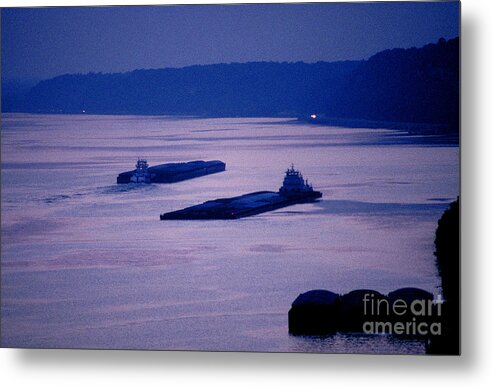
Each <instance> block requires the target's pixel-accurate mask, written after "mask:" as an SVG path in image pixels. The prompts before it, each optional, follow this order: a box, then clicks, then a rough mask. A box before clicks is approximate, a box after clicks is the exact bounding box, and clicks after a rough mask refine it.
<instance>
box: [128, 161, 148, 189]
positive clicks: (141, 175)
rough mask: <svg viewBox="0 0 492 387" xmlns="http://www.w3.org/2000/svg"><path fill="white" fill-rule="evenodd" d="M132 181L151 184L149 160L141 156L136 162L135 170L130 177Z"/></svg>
mask: <svg viewBox="0 0 492 387" xmlns="http://www.w3.org/2000/svg"><path fill="white" fill-rule="evenodd" d="M130 181H131V182H132V183H145V184H150V173H149V165H148V164H147V160H145V159H140V158H139V159H138V160H137V164H135V171H134V172H133V175H132V176H131V177H130Z"/></svg>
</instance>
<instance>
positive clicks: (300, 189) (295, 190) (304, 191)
mask: <svg viewBox="0 0 492 387" xmlns="http://www.w3.org/2000/svg"><path fill="white" fill-rule="evenodd" d="M278 193H279V194H280V195H282V196H285V197H288V198H293V199H294V198H312V197H313V196H316V197H321V195H319V196H317V195H315V191H314V190H313V186H312V185H310V184H309V183H308V181H307V179H306V181H304V178H303V177H302V174H301V173H300V172H299V171H296V170H295V169H294V164H292V165H291V167H290V168H289V169H287V171H285V177H284V182H283V184H282V187H280V189H279V190H278ZM318 193H319V194H320V192H318Z"/></svg>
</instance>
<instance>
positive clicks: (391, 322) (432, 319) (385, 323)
mask: <svg viewBox="0 0 492 387" xmlns="http://www.w3.org/2000/svg"><path fill="white" fill-rule="evenodd" d="M362 301H363V304H364V319H365V321H364V322H363V325H362V329H363V331H364V333H368V334H395V335H405V336H428V335H441V322H440V321H439V318H440V317H441V305H442V303H441V302H434V301H433V300H425V299H415V300H412V301H411V302H410V301H405V300H403V299H396V300H392V301H391V302H390V301H388V299H386V298H377V297H375V295H374V294H372V293H366V294H364V298H363V300H362Z"/></svg>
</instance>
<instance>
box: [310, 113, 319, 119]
mask: <svg viewBox="0 0 492 387" xmlns="http://www.w3.org/2000/svg"><path fill="white" fill-rule="evenodd" d="M310 117H311V118H312V119H313V120H315V119H316V117H318V116H317V115H316V114H311V116H310Z"/></svg>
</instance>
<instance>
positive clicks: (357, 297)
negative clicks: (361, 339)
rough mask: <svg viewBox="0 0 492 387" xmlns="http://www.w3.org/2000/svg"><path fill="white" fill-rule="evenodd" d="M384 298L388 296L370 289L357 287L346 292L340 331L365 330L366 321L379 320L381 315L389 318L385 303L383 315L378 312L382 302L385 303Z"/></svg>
mask: <svg viewBox="0 0 492 387" xmlns="http://www.w3.org/2000/svg"><path fill="white" fill-rule="evenodd" d="M364 299H366V301H365V302H364ZM383 300H386V296H384V295H383V294H381V293H379V292H377V291H375V290H370V289H357V290H352V291H351V292H349V293H347V294H344V295H343V296H342V297H341V324H340V331H346V332H363V324H364V323H365V322H367V321H369V322H370V321H378V320H380V318H381V317H382V318H387V317H388V316H387V314H386V312H385V311H386V308H385V305H383V312H384V313H383V315H382V316H381V315H380V314H379V313H378V309H379V306H380V304H382V303H384V301H383ZM386 302H387V300H386ZM364 304H365V307H364Z"/></svg>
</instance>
